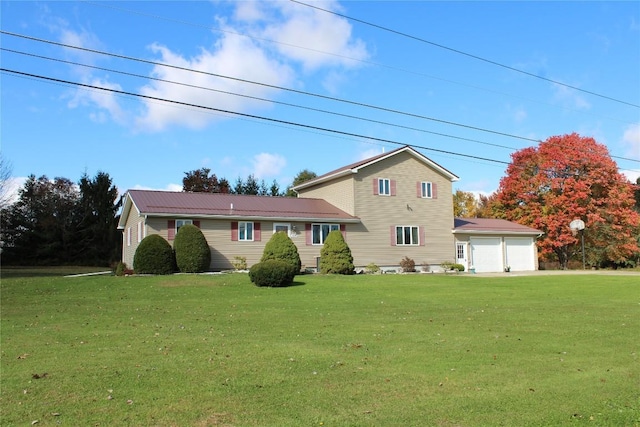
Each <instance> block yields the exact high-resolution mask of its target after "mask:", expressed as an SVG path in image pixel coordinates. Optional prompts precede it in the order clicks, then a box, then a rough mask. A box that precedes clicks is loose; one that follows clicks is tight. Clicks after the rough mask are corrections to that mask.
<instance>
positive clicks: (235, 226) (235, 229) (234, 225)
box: [231, 221, 238, 242]
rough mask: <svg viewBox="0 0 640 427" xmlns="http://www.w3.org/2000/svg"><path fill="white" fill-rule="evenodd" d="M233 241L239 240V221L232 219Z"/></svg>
mask: <svg viewBox="0 0 640 427" xmlns="http://www.w3.org/2000/svg"><path fill="white" fill-rule="evenodd" d="M231 241H232V242H237V241H238V221H231Z"/></svg>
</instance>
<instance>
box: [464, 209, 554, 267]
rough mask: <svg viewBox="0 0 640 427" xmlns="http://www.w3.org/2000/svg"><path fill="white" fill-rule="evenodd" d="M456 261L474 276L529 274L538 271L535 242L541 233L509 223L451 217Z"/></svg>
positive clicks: (496, 220) (487, 219)
mask: <svg viewBox="0 0 640 427" xmlns="http://www.w3.org/2000/svg"><path fill="white" fill-rule="evenodd" d="M453 234H454V237H455V242H456V245H455V246H456V262H458V263H461V264H463V265H464V266H465V270H466V271H469V270H471V269H474V271H475V272H476V273H494V272H501V271H505V270H506V269H510V271H533V270H537V268H538V251H537V248H536V245H535V239H536V238H537V237H538V236H540V235H541V234H542V233H541V232H540V231H539V230H536V229H534V228H530V227H526V226H524V225H520V224H517V223H514V222H511V221H506V220H502V219H492V218H455V227H454V229H453Z"/></svg>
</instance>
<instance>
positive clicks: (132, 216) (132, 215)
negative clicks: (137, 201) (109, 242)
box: [122, 208, 145, 268]
mask: <svg viewBox="0 0 640 427" xmlns="http://www.w3.org/2000/svg"><path fill="white" fill-rule="evenodd" d="M140 222H142V226H141V227H140V228H139V227H138V223H140ZM139 229H140V230H141V232H142V233H143V236H144V230H145V227H144V217H141V216H140V215H138V212H137V211H136V209H135V208H132V209H131V211H130V212H129V216H128V217H127V222H126V224H125V227H124V229H123V230H122V261H123V262H124V263H125V264H126V265H127V267H129V268H133V255H134V254H135V253H136V249H137V248H138V245H139V244H140V243H139V242H138V230H139ZM129 230H130V231H129ZM129 232H130V233H131V239H130V241H129V240H128V233H129ZM140 240H142V239H140ZM129 243H130V244H129Z"/></svg>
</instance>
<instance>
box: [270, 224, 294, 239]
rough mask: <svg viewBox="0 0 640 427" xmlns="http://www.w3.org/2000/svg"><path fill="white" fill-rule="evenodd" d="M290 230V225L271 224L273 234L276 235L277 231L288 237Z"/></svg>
mask: <svg viewBox="0 0 640 427" xmlns="http://www.w3.org/2000/svg"><path fill="white" fill-rule="evenodd" d="M290 229H291V224H285V223H278V222H276V223H274V224H273V234H276V233H277V232H279V231H283V232H285V233H286V234H287V236H290V235H291V234H290Z"/></svg>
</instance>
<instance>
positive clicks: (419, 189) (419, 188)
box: [416, 181, 422, 199]
mask: <svg viewBox="0 0 640 427" xmlns="http://www.w3.org/2000/svg"><path fill="white" fill-rule="evenodd" d="M416 196H418V198H420V199H421V198H422V183H421V182H420V181H418V182H416Z"/></svg>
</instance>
